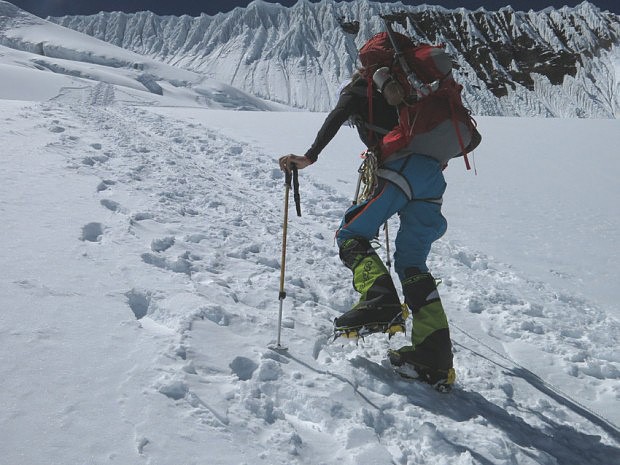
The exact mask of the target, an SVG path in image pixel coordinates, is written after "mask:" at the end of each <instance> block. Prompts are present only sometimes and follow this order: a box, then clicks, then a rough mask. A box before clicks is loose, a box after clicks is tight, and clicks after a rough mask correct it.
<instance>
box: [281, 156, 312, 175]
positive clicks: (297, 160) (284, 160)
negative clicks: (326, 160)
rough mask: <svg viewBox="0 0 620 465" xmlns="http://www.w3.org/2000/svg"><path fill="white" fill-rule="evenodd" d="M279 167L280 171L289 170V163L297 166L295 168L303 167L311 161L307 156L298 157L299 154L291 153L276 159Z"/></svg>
mask: <svg viewBox="0 0 620 465" xmlns="http://www.w3.org/2000/svg"><path fill="white" fill-rule="evenodd" d="M278 163H279V165H280V169H281V170H282V171H290V169H291V165H295V166H297V169H300V170H302V169H304V168H305V167H306V166H309V165H311V164H312V163H313V162H312V160H310V159H309V158H306V157H300V156H299V155H293V154H292V153H290V154H288V155H284V156H283V157H280V159H279V160H278Z"/></svg>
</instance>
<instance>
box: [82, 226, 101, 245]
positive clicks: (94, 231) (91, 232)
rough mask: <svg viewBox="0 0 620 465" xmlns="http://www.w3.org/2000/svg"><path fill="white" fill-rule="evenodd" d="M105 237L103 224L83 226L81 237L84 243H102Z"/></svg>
mask: <svg viewBox="0 0 620 465" xmlns="http://www.w3.org/2000/svg"><path fill="white" fill-rule="evenodd" d="M102 236H103V225H102V224H101V223H88V224H86V225H84V226H82V236H81V237H80V239H81V240H83V241H88V242H100V241H101V238H102Z"/></svg>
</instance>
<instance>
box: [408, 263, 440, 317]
mask: <svg viewBox="0 0 620 465" xmlns="http://www.w3.org/2000/svg"><path fill="white" fill-rule="evenodd" d="M405 275H406V276H407V278H406V279H405V280H404V281H403V283H402V284H403V293H404V294H405V302H406V303H407V305H408V306H409V308H410V309H411V311H413V313H417V312H418V311H419V310H420V309H421V308H422V307H423V306H424V305H427V304H429V303H431V302H434V301H435V300H439V295H438V294H437V296H436V297H434V298H432V297H431V298H429V296H431V294H432V293H433V291H435V290H436V289H437V284H435V278H433V276H432V275H431V274H430V273H421V272H420V271H419V270H418V269H416V268H410V269H407V270H406V271H405Z"/></svg>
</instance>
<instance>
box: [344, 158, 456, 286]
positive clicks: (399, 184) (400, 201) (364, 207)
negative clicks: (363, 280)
mask: <svg viewBox="0 0 620 465" xmlns="http://www.w3.org/2000/svg"><path fill="white" fill-rule="evenodd" d="M378 176H379V184H378V186H377V189H376V190H375V192H374V193H373V195H372V196H371V198H370V199H368V200H366V201H365V202H363V203H360V204H358V205H354V206H352V207H351V208H349V209H348V210H347V212H346V213H345V215H344V218H343V220H342V222H341V224H340V228H339V229H338V232H337V234H336V240H337V242H338V246H341V245H342V243H343V242H344V241H346V240H347V239H353V238H360V237H362V238H365V239H367V240H372V239H373V238H375V237H376V236H377V235H378V234H379V228H380V227H381V226H382V225H383V224H384V223H385V222H386V221H387V220H388V218H390V217H391V216H393V215H394V214H398V215H399V216H400V228H399V230H398V234H397V235H396V242H395V249H396V250H395V252H394V268H395V270H396V273H397V274H398V276H399V278H400V279H401V281H402V280H404V279H405V270H407V269H408V268H412V267H415V268H417V269H418V270H420V271H421V272H427V271H428V266H427V265H426V260H427V258H428V255H429V253H430V250H431V245H432V244H433V242H434V241H436V240H437V239H439V238H440V237H441V236H443V235H444V234H445V232H446V229H447V221H446V219H445V218H444V216H443V215H442V214H441V198H442V196H443V193H444V191H445V190H446V182H445V179H444V177H443V173H442V169H441V165H440V163H439V162H438V161H437V160H435V159H433V158H430V157H426V156H423V155H417V154H413V155H410V156H409V157H407V158H402V159H400V160H396V161H392V162H390V163H388V164H386V165H385V166H384V167H382V169H380V170H379V172H378Z"/></svg>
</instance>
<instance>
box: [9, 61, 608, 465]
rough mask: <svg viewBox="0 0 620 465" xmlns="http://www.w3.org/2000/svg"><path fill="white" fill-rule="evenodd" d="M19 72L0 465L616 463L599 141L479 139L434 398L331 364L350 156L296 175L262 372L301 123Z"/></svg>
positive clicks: (13, 100)
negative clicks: (288, 162)
mask: <svg viewBox="0 0 620 465" xmlns="http://www.w3.org/2000/svg"><path fill="white" fill-rule="evenodd" d="M15 53H16V52H13V51H5V53H4V55H2V56H0V66H2V67H13V68H16V67H17V68H19V66H17V65H16V63H17V61H16V59H15ZM106 53H114V52H112V51H111V50H110V51H106ZM21 57H23V56H21ZM20 59H22V58H20ZM83 66H85V65H83ZM22 68H23V69H21V70H22V71H23V72H24V73H27V74H26V75H25V79H26V80H27V85H28V86H31V87H32V88H33V92H34V90H35V89H36V88H40V89H43V90H44V92H41V94H37V95H34V94H33V95H30V100H31V101H23V100H19V99H21V98H23V95H22V93H23V92H24V89H26V88H27V86H26V85H24V86H22V87H20V86H17V87H15V91H14V92H15V94H14V95H13V94H11V88H9V89H6V88H5V89H4V90H3V92H4V94H3V99H2V100H0V122H1V124H2V128H3V131H1V132H0V146H1V147H2V152H1V155H0V163H1V166H0V213H1V215H2V218H3V222H2V227H1V228H2V229H1V231H2V239H3V247H2V248H1V249H0V261H1V263H2V264H3V266H1V267H0V309H1V311H0V340H1V341H2V344H0V360H1V362H0V379H2V384H1V386H2V389H0V437H2V441H0V457H2V459H1V460H0V463H2V464H4V463H6V464H11V465H43V464H45V465H48V464H63V465H64V464H73V463H88V464H107V463H118V464H127V463H131V464H149V465H151V464H153V465H154V464H161V465H178V464H183V465H190V464H204V463H208V464H226V465H228V464H243V463H245V464H256V463H268V464H311V465H315V464H316V465H319V464H331V463H339V464H351V465H353V464H355V465H357V464H373V465H374V464H379V465H383V464H393V463H396V464H409V465H413V464H416V465H418V464H428V465H431V464H433V465H434V464H443V463H450V464H459V465H465V464H482V465H488V464H493V465H496V464H497V465H516V464H519V465H521V464H545V465H547V464H562V465H564V464H568V465H571V464H575V465H577V464H579V465H582V464H595V465H609V464H613V463H617V462H618V461H619V460H620V432H619V430H618V426H617V425H618V424H619V423H620V414H619V411H620V410H619V409H618V398H619V396H620V393H619V391H620V385H619V382H618V380H619V379H620V370H619V368H618V367H619V363H620V360H619V359H618V355H617V350H616V348H617V346H618V342H619V339H620V332H619V328H620V324H619V322H618V315H619V312H618V305H617V301H618V297H619V295H618V290H617V286H616V285H615V280H614V278H615V276H617V275H618V271H620V270H618V267H619V265H618V263H620V261H619V260H618V259H617V258H618V255H617V254H618V251H617V246H616V244H617V242H618V231H619V230H620V224H619V221H620V220H619V219H618V218H620V216H619V215H618V214H617V213H618V210H617V208H618V207H617V204H616V203H615V199H617V198H618V187H617V183H614V182H613V181H614V180H613V178H612V176H613V173H615V172H617V171H618V161H617V159H616V158H617V157H615V152H614V149H615V147H617V145H618V143H620V140H618V138H619V137H620V131H618V123H617V121H616V120H605V121H599V120H575V121H563V120H537V119H500V118H483V117H481V118H479V124H480V127H481V131H482V132H483V135H484V137H485V139H484V143H483V145H482V146H481V147H480V148H479V149H478V150H477V152H476V155H475V159H476V165H477V171H478V175H477V176H475V175H474V174H473V173H471V172H470V173H468V172H466V171H465V170H464V168H463V167H462V163H461V161H460V160H455V161H453V162H452V164H451V165H452V166H451V167H450V169H449V170H448V171H447V172H446V176H447V177H448V182H449V188H448V194H447V196H446V215H447V217H448V220H449V222H450V229H449V232H448V234H447V235H446V236H445V237H444V238H443V239H441V240H440V241H438V242H437V244H436V246H435V247H434V249H433V253H432V256H431V267H432V269H433V271H434V273H435V274H436V275H437V276H438V277H441V278H442V279H443V284H442V285H441V286H440V292H441V293H442V297H443V300H444V303H445V305H446V309H447V313H448V317H449V319H450V322H451V324H452V337H453V340H454V343H455V350H456V353H455V360H456V369H457V374H458V377H459V378H458V384H457V387H456V389H455V390H454V391H453V392H452V393H451V394H450V395H441V394H439V393H436V392H435V391H433V390H431V389H429V388H427V387H425V386H422V385H416V384H412V383H410V382H406V381H403V380H401V379H399V378H397V377H396V376H394V375H393V374H392V372H391V370H390V369H389V368H388V367H387V365H386V360H385V352H386V350H387V348H388V347H398V346H400V345H401V344H405V343H406V337H405V336H403V335H397V336H395V337H394V338H392V340H388V339H387V338H386V337H381V336H373V337H369V338H367V339H366V340H364V341H360V342H359V344H358V345H356V344H355V343H350V342H346V341H340V340H338V341H335V342H333V341H331V324H332V323H331V321H332V320H333V318H334V317H335V316H337V315H339V314H340V313H341V312H342V311H345V310H346V309H348V308H349V307H350V306H351V305H352V304H353V303H354V301H355V296H354V295H353V293H352V291H351V289H350V272H349V271H348V270H346V269H345V268H344V267H343V266H342V265H341V264H340V262H339V259H338V256H337V250H336V247H335V245H334V243H333V232H334V230H335V229H336V227H337V224H338V222H339V219H340V216H341V214H342V212H343V210H344V209H345V208H346V206H347V205H348V203H349V202H350V197H351V196H352V193H353V191H354V188H355V181H356V179H355V174H356V172H355V171H356V168H357V164H358V161H359V160H358V159H357V157H356V154H357V153H359V148H360V147H359V142H358V141H357V138H356V136H355V134H354V131H352V130H350V129H347V128H343V130H342V131H341V133H340V134H339V135H338V136H337V138H336V140H335V141H334V142H333V144H332V145H330V146H329V147H328V149H327V150H326V151H325V152H324V153H323V154H322V156H321V159H320V160H319V162H318V163H317V164H316V165H313V166H312V167H310V168H308V169H307V170H304V171H303V172H302V173H301V174H300V177H301V184H302V192H301V196H302V209H303V216H302V217H301V218H297V217H295V216H294V215H293V214H291V217H290V223H289V241H288V254H287V268H286V281H285V287H286V290H287V293H288V297H287V299H286V300H285V301H284V320H283V333H282V337H283V342H284V343H285V344H286V345H287V346H288V350H287V351H274V350H271V349H270V348H269V345H270V344H271V343H273V341H274V339H275V336H276V322H277V310H278V300H277V294H278V284H279V275H280V252H281V232H282V224H281V223H282V213H283V212H282V208H283V192H284V189H283V184H282V182H283V180H282V175H281V173H280V172H279V171H278V169H277V165H276V160H277V158H278V156H279V155H281V154H284V153H287V152H289V151H292V152H296V153H301V152H303V151H304V150H305V149H306V148H307V146H308V145H309V144H310V143H311V141H312V138H313V136H314V131H315V130H316V129H317V128H318V127H319V125H320V124H321V121H322V118H323V117H324V115H323V114H312V113H305V112H256V111H252V112H245V111H227V110H222V109H213V108H199V107H196V106H193V107H187V102H188V100H187V98H186V96H185V95H178V94H174V93H170V94H167V95H166V94H165V95H163V96H159V95H157V94H153V93H151V92H145V91H142V90H135V89H134V90H131V89H130V88H129V87H127V86H125V85H123V83H122V82H120V81H122V80H123V79H125V78H126V77H127V74H126V71H125V69H124V68H120V69H119V71H118V74H116V73H115V71H114V69H112V68H110V70H108V71H109V74H106V75H101V79H102V80H91V79H85V78H83V77H70V78H69V77H61V78H60V80H58V81H51V80H49V77H51V76H60V75H58V74H53V73H51V72H49V71H40V70H37V69H33V68H30V67H23V66H22ZM112 75H114V76H112ZM62 76H65V75H62ZM106 76H111V77H110V80H111V81H112V79H113V81H112V82H114V83H111V82H106V81H105V80H103V79H105V78H106ZM65 79H76V80H77V82H79V85H74V84H71V85H68V84H67V82H66V81H64V80H65ZM37 92H39V91H38V90H37ZM129 96H130V97H131V98H129ZM221 101H222V102H224V101H225V98H224V97H222V99H221ZM246 103H247V102H245V101H243V100H242V99H241V100H236V103H235V105H233V106H236V107H242V106H244V105H245V104H246ZM224 106H225V105H224ZM506 142H509V143H506ZM291 213H292V211H291ZM396 228H397V222H396V221H395V222H393V223H391V224H390V229H391V230H392V231H395V230H396ZM380 253H381V254H384V249H382V250H381V251H380ZM601 260H607V261H606V262H605V263H604V264H601Z"/></svg>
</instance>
